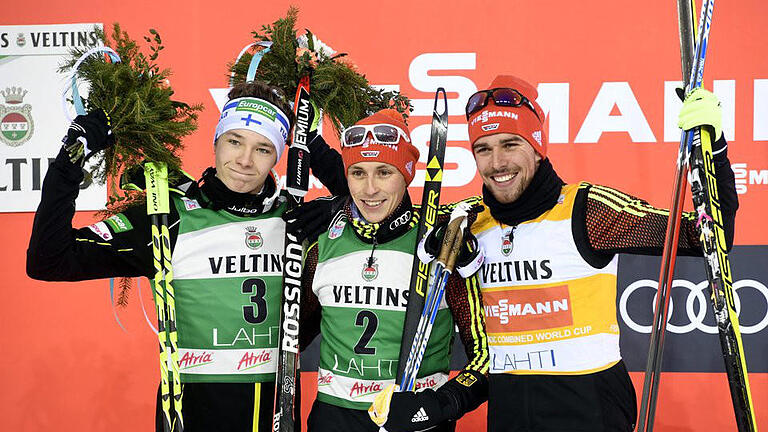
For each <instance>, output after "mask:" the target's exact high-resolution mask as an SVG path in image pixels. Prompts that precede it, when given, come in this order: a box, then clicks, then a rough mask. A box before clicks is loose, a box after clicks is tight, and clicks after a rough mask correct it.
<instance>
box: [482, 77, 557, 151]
mask: <svg viewBox="0 0 768 432" xmlns="http://www.w3.org/2000/svg"><path fill="white" fill-rule="evenodd" d="M495 88H511V89H515V90H517V91H518V92H520V94H522V95H523V96H525V97H526V98H528V100H529V101H531V105H533V108H534V109H535V110H536V114H538V117H537V116H536V114H534V112H533V110H531V107H529V106H528V105H527V104H523V105H521V106H519V107H504V106H497V105H496V104H495V103H494V101H493V99H490V98H489V99H488V105H487V106H486V107H485V108H483V109H482V110H480V111H478V112H476V113H475V114H473V115H472V116H471V117H470V118H469V142H470V144H472V143H474V142H475V141H477V139H478V138H480V137H484V136H486V135H494V134H498V133H513V134H517V135H520V136H522V137H523V138H525V140H526V141H528V143H529V144H530V145H531V147H533V149H534V150H535V151H536V153H538V154H539V155H541V157H542V158H546V157H547V135H546V134H545V133H544V127H543V123H544V111H543V110H542V109H541V107H540V106H539V104H538V103H536V98H537V97H538V96H539V92H538V91H536V88H535V87H534V86H532V85H530V84H528V83H527V82H525V81H523V80H522V79H520V78H518V77H515V76H512V75H499V76H497V77H496V78H495V79H494V80H493V82H491V84H490V85H489V86H488V89H489V90H490V89H495Z"/></svg>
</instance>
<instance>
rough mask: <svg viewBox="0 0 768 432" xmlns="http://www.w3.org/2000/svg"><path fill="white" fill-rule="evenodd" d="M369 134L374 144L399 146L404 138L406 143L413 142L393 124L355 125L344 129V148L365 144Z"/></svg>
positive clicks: (342, 136) (342, 135) (342, 140)
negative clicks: (401, 138)
mask: <svg viewBox="0 0 768 432" xmlns="http://www.w3.org/2000/svg"><path fill="white" fill-rule="evenodd" d="M369 134H370V135H371V136H372V137H373V142H375V143H378V144H388V145H393V144H397V143H399V142H400V137H403V139H405V141H406V142H411V139H410V138H408V134H407V133H405V131H404V130H402V129H400V128H399V127H397V126H393V125H391V124H386V123H380V124H372V125H355V126H351V127H348V128H346V129H344V132H343V133H342V134H341V145H342V147H357V146H359V145H362V144H363V143H365V138H366V137H367V136H368V135H369Z"/></svg>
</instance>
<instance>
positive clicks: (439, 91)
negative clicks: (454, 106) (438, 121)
mask: <svg viewBox="0 0 768 432" xmlns="http://www.w3.org/2000/svg"><path fill="white" fill-rule="evenodd" d="M441 94H442V96H443V112H441V113H440V112H438V111H437V105H438V101H439V100H440V95H441ZM432 112H433V114H434V115H435V116H437V117H442V116H444V115H446V114H448V94H447V93H446V92H445V89H444V88H443V87H438V88H437V90H435V105H434V107H433V108H432Z"/></svg>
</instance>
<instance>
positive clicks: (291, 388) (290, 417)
mask: <svg viewBox="0 0 768 432" xmlns="http://www.w3.org/2000/svg"><path fill="white" fill-rule="evenodd" d="M309 89H310V77H309V75H304V76H303V77H302V78H301V80H300V81H299V87H298V89H297V90H296V99H295V101H294V104H293V112H294V114H295V116H296V125H295V126H294V129H293V140H292V142H291V146H290V148H289V149H288V166H287V169H286V174H285V175H286V183H285V188H286V190H287V191H288V194H287V198H288V206H287V209H286V210H291V209H294V208H296V207H298V206H299V205H301V203H302V202H303V201H304V196H305V195H306V194H307V190H308V189H309V157H310V154H309V148H308V147H307V138H308V135H309V129H310V127H311V125H312V122H313V111H312V106H311V104H310V101H309ZM284 252H285V253H284V261H283V302H282V309H281V311H280V324H279V325H280V327H279V328H278V332H279V337H278V344H279V345H278V351H277V375H276V377H275V406H274V415H273V417H272V430H273V431H274V432H278V431H280V432H293V431H294V430H295V428H296V426H295V425H296V422H297V421H299V420H300V419H296V418H295V417H294V412H295V410H294V407H295V404H296V385H297V380H298V367H299V312H300V308H301V275H302V271H303V263H302V258H303V249H302V244H301V242H299V241H298V239H297V238H296V236H294V235H293V234H292V233H290V232H288V230H286V231H285V251H284Z"/></svg>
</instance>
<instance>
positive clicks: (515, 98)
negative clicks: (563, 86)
mask: <svg viewBox="0 0 768 432" xmlns="http://www.w3.org/2000/svg"><path fill="white" fill-rule="evenodd" d="M490 99H493V102H494V103H495V104H496V105H497V106H503V107H519V106H523V105H525V106H527V107H528V108H530V109H531V111H533V114H535V115H536V118H537V119H539V121H541V118H540V117H539V113H537V112H536V108H535V107H534V106H533V104H532V103H531V101H530V100H529V99H528V98H527V97H525V96H523V95H522V94H521V93H520V92H519V91H517V90H515V89H512V88H505V87H500V88H494V89H489V90H480V91H479V92H477V93H475V94H473V95H472V96H470V97H469V100H467V107H466V113H467V120H469V117H471V116H472V114H474V113H476V112H478V111H480V110H482V109H483V108H485V107H487V106H488V101H489V100H490Z"/></svg>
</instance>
